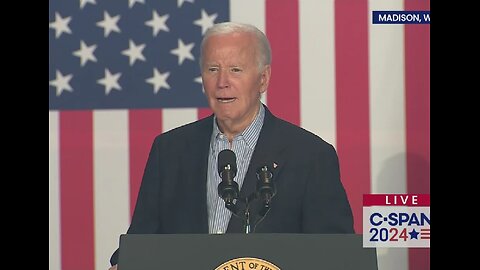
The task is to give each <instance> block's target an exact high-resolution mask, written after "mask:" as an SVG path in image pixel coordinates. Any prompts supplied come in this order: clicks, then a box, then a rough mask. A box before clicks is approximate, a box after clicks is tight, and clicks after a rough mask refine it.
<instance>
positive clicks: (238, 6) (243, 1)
mask: <svg viewBox="0 0 480 270" xmlns="http://www.w3.org/2000/svg"><path fill="white" fill-rule="evenodd" d="M230 21H232V22H240V23H249V24H252V25H255V26H256V27H257V28H258V29H260V31H262V32H264V33H265V1H258V0H230ZM262 102H263V104H265V105H267V94H266V93H265V94H263V95H262Z"/></svg>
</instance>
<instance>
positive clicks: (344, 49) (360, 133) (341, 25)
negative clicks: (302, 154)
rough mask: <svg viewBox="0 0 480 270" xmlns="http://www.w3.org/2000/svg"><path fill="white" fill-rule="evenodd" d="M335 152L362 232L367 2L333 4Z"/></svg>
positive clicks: (366, 175) (366, 179)
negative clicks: (335, 110)
mask: <svg viewBox="0 0 480 270" xmlns="http://www.w3.org/2000/svg"><path fill="white" fill-rule="evenodd" d="M335 44H336V48H335V58H336V60H335V62H336V70H335V71H336V78H335V80H336V87H337V91H336V93H337V98H336V106H337V112H336V113H337V115H336V117H337V150H338V155H339V159H340V168H341V176H342V181H343V183H344V185H345V189H346V190H347V194H348V197H349V200H350V204H351V206H352V210H353V216H354V220H355V231H356V232H357V233H360V232H362V209H363V208H362V199H363V197H362V195H363V194H368V193H370V185H371V184H370V174H371V173H370V122H369V99H368V95H369V91H368V87H369V85H368V1H367V0H358V1H350V0H348V1H336V2H335Z"/></svg>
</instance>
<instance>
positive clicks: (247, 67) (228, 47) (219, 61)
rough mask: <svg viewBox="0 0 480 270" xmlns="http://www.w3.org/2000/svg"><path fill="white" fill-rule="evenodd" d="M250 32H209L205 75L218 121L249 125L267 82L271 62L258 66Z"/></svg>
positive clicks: (209, 96) (223, 125) (204, 66)
mask: <svg viewBox="0 0 480 270" xmlns="http://www.w3.org/2000/svg"><path fill="white" fill-rule="evenodd" d="M256 45H257V44H256V42H255V39H254V37H253V35H252V34H250V33H231V34H219V35H213V36H210V37H209V38H208V39H207V40H206V43H205V45H204V51H203V63H202V79H203V85H204V88H205V93H206V95H207V98H208V103H209V105H210V108H211V109H212V110H213V112H214V113H215V115H216V117H217V119H218V122H219V125H220V126H221V128H223V127H225V126H226V127H232V126H233V127H241V128H245V127H247V126H248V125H249V124H250V123H251V121H253V119H254V117H255V115H256V113H257V110H258V108H259V107H258V106H259V100H260V94H261V93H263V92H264V91H265V90H266V89H267V86H268V82H269V79H270V66H267V67H263V68H262V70H259V65H258V61H257V59H258V58H257V53H259V52H257V46H256Z"/></svg>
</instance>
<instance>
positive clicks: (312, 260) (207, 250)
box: [118, 233, 378, 270]
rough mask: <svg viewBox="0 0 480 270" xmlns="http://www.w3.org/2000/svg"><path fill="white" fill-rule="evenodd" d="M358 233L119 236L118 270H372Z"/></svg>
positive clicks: (371, 251)
mask: <svg viewBox="0 0 480 270" xmlns="http://www.w3.org/2000/svg"><path fill="white" fill-rule="evenodd" d="M362 245H363V244H362V235H358V234H255V233H252V234H218V235H211V234H210V235H209V234H123V235H121V236H120V251H119V261H118V270H147V269H148V270H150V269H158V270H161V269H167V270H169V269H189V270H193V269H200V270H220V269H221V270H274V269H281V270H297V269H328V270H335V269H338V270H377V269H378V267H377V255H376V250H375V248H364V247H363V246H362Z"/></svg>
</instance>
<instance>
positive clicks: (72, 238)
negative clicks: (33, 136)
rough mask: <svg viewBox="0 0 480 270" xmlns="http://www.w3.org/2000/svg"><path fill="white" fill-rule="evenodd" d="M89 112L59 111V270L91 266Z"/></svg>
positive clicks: (91, 176)
mask: <svg viewBox="0 0 480 270" xmlns="http://www.w3.org/2000/svg"><path fill="white" fill-rule="evenodd" d="M92 125H93V113H92V112H91V111H81V112H80V111H64V112H60V205H61V207H60V218H61V221H60V223H61V254H62V269H86V270H88V269H91V270H93V269H94V238H93V237H94V234H93V232H94V224H93V133H92V132H93V130H92V129H93V128H92Z"/></svg>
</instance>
